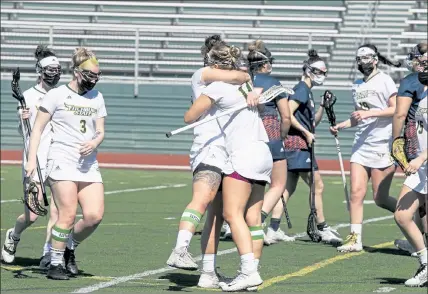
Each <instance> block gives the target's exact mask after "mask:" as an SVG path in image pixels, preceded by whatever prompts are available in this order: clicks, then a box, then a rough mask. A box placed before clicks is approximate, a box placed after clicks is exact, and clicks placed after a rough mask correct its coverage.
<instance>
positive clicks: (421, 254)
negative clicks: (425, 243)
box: [416, 247, 428, 264]
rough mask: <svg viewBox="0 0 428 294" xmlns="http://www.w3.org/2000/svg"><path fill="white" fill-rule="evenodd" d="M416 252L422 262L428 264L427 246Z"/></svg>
mask: <svg viewBox="0 0 428 294" xmlns="http://www.w3.org/2000/svg"><path fill="white" fill-rule="evenodd" d="M416 254H417V255H418V259H419V262H420V264H427V263H428V262H427V257H428V251H427V248H426V247H425V248H424V249H422V250H421V251H418V252H416Z"/></svg>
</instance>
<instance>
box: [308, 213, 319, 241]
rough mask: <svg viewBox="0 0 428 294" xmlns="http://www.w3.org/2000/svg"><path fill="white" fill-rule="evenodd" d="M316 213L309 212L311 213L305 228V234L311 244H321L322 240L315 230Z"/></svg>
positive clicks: (316, 229)
mask: <svg viewBox="0 0 428 294" xmlns="http://www.w3.org/2000/svg"><path fill="white" fill-rule="evenodd" d="M316 217H317V215H316V212H315V211H314V210H311V213H310V214H309V217H308V226H307V228H306V233H307V234H308V236H309V238H311V240H312V241H313V242H317V243H319V242H321V240H322V238H321V234H320V232H319V230H318V228H317V221H316Z"/></svg>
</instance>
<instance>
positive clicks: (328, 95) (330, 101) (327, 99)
mask: <svg viewBox="0 0 428 294" xmlns="http://www.w3.org/2000/svg"><path fill="white" fill-rule="evenodd" d="M322 97H324V106H325V108H329V109H333V105H334V104H335V103H336V100H337V98H336V96H335V95H334V94H333V93H332V92H331V91H330V90H326V91H325V92H324V95H323V96H322Z"/></svg>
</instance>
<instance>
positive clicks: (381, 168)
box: [330, 44, 400, 252]
mask: <svg viewBox="0 0 428 294" xmlns="http://www.w3.org/2000/svg"><path fill="white" fill-rule="evenodd" d="M356 60H357V64H358V70H359V71H360V72H361V73H362V74H363V75H364V78H363V79H359V80H356V81H355V82H354V85H353V86H352V96H353V102H354V106H355V111H354V112H353V113H352V114H351V118H350V119H348V120H346V121H344V122H341V123H339V124H338V125H336V126H335V127H331V128H330V130H331V132H332V133H333V134H337V131H338V130H341V129H346V128H349V127H354V126H356V127H357V131H356V133H355V139H354V144H353V148H352V156H351V199H350V210H349V213H350V218H351V233H350V235H348V237H347V238H346V240H345V242H344V244H343V245H342V246H340V247H338V248H337V250H338V251H339V252H351V251H361V250H363V245H362V238H361V234H362V223H363V201H364V197H365V195H366V192H367V183H368V182H369V180H370V178H371V180H372V190H373V199H374V201H375V203H376V205H377V206H379V207H381V208H383V209H386V210H389V211H391V212H394V211H395V206H396V203H397V201H396V199H395V198H393V197H390V196H389V188H390V186H391V182H392V179H393V177H394V172H395V169H396V167H395V165H394V162H393V159H392V158H391V156H390V155H389V150H390V146H391V139H392V116H393V115H394V111H395V100H396V95H397V87H396V86H395V83H394V81H393V80H392V78H391V77H389V76H388V75H387V74H385V73H383V72H381V71H380V70H379V69H378V66H377V64H378V62H379V61H381V62H383V63H384V64H387V65H394V66H400V63H398V64H396V63H393V62H391V61H390V60H388V59H386V58H385V57H384V56H382V55H381V54H380V53H379V52H378V50H377V48H376V46H374V45H372V44H365V45H362V46H360V47H359V48H358V50H357V56H356Z"/></svg>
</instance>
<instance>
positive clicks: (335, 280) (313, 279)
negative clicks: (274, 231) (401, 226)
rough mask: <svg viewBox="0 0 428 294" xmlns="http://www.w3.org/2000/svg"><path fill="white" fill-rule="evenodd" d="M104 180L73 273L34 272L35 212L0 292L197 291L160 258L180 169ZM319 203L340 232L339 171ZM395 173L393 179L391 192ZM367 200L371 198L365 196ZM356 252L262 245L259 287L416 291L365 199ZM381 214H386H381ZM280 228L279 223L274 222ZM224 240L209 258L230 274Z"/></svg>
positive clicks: (173, 227) (190, 279) (168, 244)
mask: <svg viewBox="0 0 428 294" xmlns="http://www.w3.org/2000/svg"><path fill="white" fill-rule="evenodd" d="M102 173H103V178H104V182H105V188H106V208H105V217H104V220H103V222H102V224H101V225H100V227H99V228H98V230H97V231H96V232H95V234H94V235H92V236H91V237H90V238H89V239H87V240H86V241H85V242H84V243H82V244H81V245H80V246H79V248H78V249H77V251H76V256H77V261H78V266H79V269H80V270H81V271H82V272H81V275H80V276H79V277H77V278H73V279H71V280H69V281H62V282H57V281H52V280H47V279H46V277H45V276H44V273H42V272H40V271H39V270H38V267H37V266H38V263H39V258H40V256H41V253H42V246H43V243H44V238H45V225H46V223H47V219H39V220H38V222H37V223H35V224H34V225H33V226H32V227H31V228H30V229H29V230H28V231H26V232H25V233H24V234H23V235H22V236H21V242H20V244H19V247H18V251H17V257H16V261H15V264H14V265H5V264H2V270H1V292H2V293H3V292H4V293H12V292H20V293H34V292H43V293H46V292H73V291H75V292H78V293H89V292H92V291H95V292H101V293H104V292H150V293H154V292H164V291H174V290H176V291H185V292H201V290H199V289H197V288H196V284H197V281H198V273H197V272H186V271H180V270H173V269H170V268H168V267H166V264H165V262H166V260H167V258H168V256H169V254H170V252H171V249H172V248H173V246H174V245H175V238H176V233H177V224H178V220H179V219H180V216H181V213H182V211H183V208H184V207H185V205H186V204H187V202H188V201H189V196H190V193H191V186H190V183H191V175H190V173H189V172H163V171H134V170H113V169H112V170H108V169H104V170H103V171H102ZM20 176H21V168H20V167H17V166H15V167H11V166H2V169H1V178H2V179H1V200H2V204H1V235H2V236H1V242H2V244H3V240H4V234H5V232H6V230H7V229H8V228H10V227H12V226H13V223H14V221H15V219H16V217H17V216H18V214H19V213H21V211H22V204H21V203H20V202H5V201H7V200H13V199H18V198H20V193H21V190H22V186H21V184H20ZM324 182H325V194H324V198H325V202H324V207H325V208H324V209H325V214H326V217H327V221H328V222H329V224H331V225H338V224H342V226H341V228H340V229H339V232H340V233H341V234H342V236H343V237H345V236H346V234H347V233H348V229H349V228H348V227H347V226H346V225H347V223H348V215H347V212H346V207H345V204H343V200H344V196H343V191H342V185H341V180H340V178H339V177H324ZM401 183H402V179H397V180H395V181H394V183H393V185H392V189H391V194H392V195H397V194H398V192H399V189H400V185H401ZM307 195H308V188H307V187H306V186H305V185H304V184H300V185H299V186H298V189H297V191H296V194H295V195H294V196H293V198H292V199H291V201H290V204H289V206H288V209H289V213H290V215H291V220H292V223H293V226H294V227H293V229H292V230H291V231H290V234H293V235H294V234H298V233H302V232H304V231H305V230H306V219H307V215H308V213H309V209H308V205H307V202H308V200H307V199H308V197H307ZM367 200H371V197H368V198H367ZM364 209H365V219H366V220H369V221H371V222H370V223H368V224H366V225H365V226H364V230H363V241H364V244H365V246H367V247H366V248H365V249H366V251H365V252H364V253H357V254H355V253H351V254H339V253H337V252H336V250H335V248H334V247H332V246H329V245H325V244H315V243H311V242H309V240H308V238H307V237H302V238H300V239H299V240H298V241H296V242H295V243H293V244H290V243H287V244H286V243H283V244H277V245H272V246H270V247H265V249H264V251H263V257H262V260H261V275H262V277H263V279H264V281H265V283H264V284H263V285H262V287H261V289H259V292H266V293H268V292H274V293H280V292H281V293H284V292H311V293H314V292H323V293H327V292H330V293H336V292H366V293H367V292H376V291H384V292H389V291H391V292H395V293H399V292H403V291H405V292H419V293H426V288H425V289H407V288H404V286H403V285H402V284H403V282H404V281H405V279H406V278H409V277H410V276H411V275H413V274H414V272H415V271H416V269H417V266H418V262H417V259H415V258H411V257H410V256H407V255H404V254H403V253H402V252H400V251H398V250H396V249H395V247H394V246H393V241H394V239H396V238H401V237H402V236H401V234H400V232H399V230H398V228H397V226H396V225H395V223H394V221H393V219H392V216H391V215H390V214H389V213H387V212H385V211H383V210H381V209H379V208H377V207H375V205H374V204H366V205H365V206H364ZM381 217H387V218H381ZM281 226H282V228H283V229H284V230H285V228H286V224H285V221H283V223H282V225H281ZM199 239H200V236H199V235H197V236H196V237H194V239H193V241H192V246H191V252H192V253H193V254H194V255H195V256H199V255H200V248H199V247H200V246H199ZM233 248H234V245H233V242H226V241H224V242H221V244H220V254H221V256H220V257H219V259H218V266H220V271H221V272H222V273H224V274H226V275H229V276H233V275H234V274H235V273H236V270H237V269H238V262H239V258H238V255H237V253H236V251H234V250H233Z"/></svg>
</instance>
